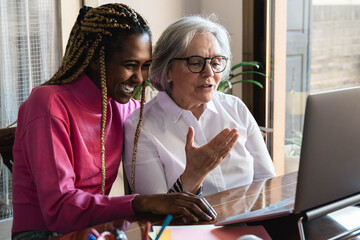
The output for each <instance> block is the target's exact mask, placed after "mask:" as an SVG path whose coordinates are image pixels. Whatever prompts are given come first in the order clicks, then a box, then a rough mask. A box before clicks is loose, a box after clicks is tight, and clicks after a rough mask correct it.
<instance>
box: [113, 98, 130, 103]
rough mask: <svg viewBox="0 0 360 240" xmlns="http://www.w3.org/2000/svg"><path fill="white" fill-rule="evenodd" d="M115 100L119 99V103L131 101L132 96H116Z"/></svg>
mask: <svg viewBox="0 0 360 240" xmlns="http://www.w3.org/2000/svg"><path fill="white" fill-rule="evenodd" d="M114 100H115V101H117V102H118V103H121V104H125V103H128V102H129V101H130V98H129V97H119V98H114Z"/></svg>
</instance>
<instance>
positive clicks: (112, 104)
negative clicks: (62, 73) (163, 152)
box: [12, 75, 139, 233]
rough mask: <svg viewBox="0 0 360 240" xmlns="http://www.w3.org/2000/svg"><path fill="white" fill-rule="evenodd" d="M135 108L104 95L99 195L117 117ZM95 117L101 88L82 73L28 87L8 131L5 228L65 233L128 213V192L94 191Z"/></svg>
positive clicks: (110, 175)
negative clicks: (9, 217)
mask: <svg viewBox="0 0 360 240" xmlns="http://www.w3.org/2000/svg"><path fill="white" fill-rule="evenodd" d="M137 107H139V102H137V101H135V100H133V99H131V100H130V101H129V103H127V104H120V103H117V102H116V101H115V100H113V99H111V98H108V109H107V122H106V129H105V151H106V152H105V154H106V158H105V159H106V189H105V191H106V194H109V192H110V189H111V186H112V184H113V182H114V181H115V178H116V175H117V171H118V167H119V164H120V161H121V153H122V147H123V124H124V121H125V119H126V118H127V116H128V115H129V114H130V113H132V112H133V111H134V110H135V109H136V108H137ZM100 122H101V91H100V90H99V89H98V88H97V87H96V86H95V84H94V83H93V82H92V81H91V80H90V79H89V78H88V77H87V76H86V75H83V76H81V77H80V78H79V79H78V80H76V81H74V82H72V83H69V84H63V85H50V86H40V87H36V88H34V89H33V91H32V92H31V94H30V96H29V98H28V99H27V100H26V101H25V102H24V103H23V104H22V105H21V107H20V110H19V116H18V125H17V129H16V134H15V144H14V148H13V154H14V165H13V175H12V176H13V207H14V218H13V227H12V232H20V231H27V230H44V231H55V232H59V233H68V232H71V231H75V230H79V229H82V228H85V227H88V226H92V225H96V224H100V223H104V222H107V221H112V220H115V219H119V218H122V217H127V216H131V215H133V214H134V212H133V210H132V205H131V202H132V200H133V199H134V197H135V196H136V195H128V196H122V197H108V196H103V195H101V178H102V175H101V157H100Z"/></svg>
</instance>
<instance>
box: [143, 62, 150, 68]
mask: <svg viewBox="0 0 360 240" xmlns="http://www.w3.org/2000/svg"><path fill="white" fill-rule="evenodd" d="M150 65H151V62H148V63H144V64H143V65H142V66H141V69H142V70H149V68H150Z"/></svg>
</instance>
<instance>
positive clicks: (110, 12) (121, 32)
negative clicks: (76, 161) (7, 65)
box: [43, 3, 151, 194]
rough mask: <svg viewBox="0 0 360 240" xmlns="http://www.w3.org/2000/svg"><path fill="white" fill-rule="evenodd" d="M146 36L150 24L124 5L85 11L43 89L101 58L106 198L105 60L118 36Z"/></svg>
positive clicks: (67, 79)
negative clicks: (54, 71)
mask: <svg viewBox="0 0 360 240" xmlns="http://www.w3.org/2000/svg"><path fill="white" fill-rule="evenodd" d="M143 33H147V34H149V36H151V33H150V30H149V27H148V25H147V22H146V21H145V20H144V19H143V18H142V17H141V15H139V14H138V13H136V12H135V11H134V10H133V9H131V8H130V7H129V6H127V5H125V4H117V3H115V4H106V5H102V6H100V7H97V8H90V7H83V8H82V9H81V10H80V12H79V15H78V18H77V20H76V22H75V24H74V26H73V28H72V30H71V32H70V37H69V40H68V43H67V45H66V49H65V54H64V57H63V61H62V64H61V66H60V68H59V70H58V71H57V72H56V73H55V75H54V76H53V77H52V78H51V79H50V80H49V81H47V82H45V83H44V84H43V85H57V84H66V83H70V82H72V81H74V80H76V79H77V78H78V77H79V76H80V75H81V74H83V73H84V72H86V70H87V69H88V68H89V65H90V63H91V62H92V61H93V60H94V59H95V58H96V57H99V60H100V86H101V104H102V108H101V130H100V131H101V132H100V150H101V174H102V182H101V192H102V194H105V185H106V184H105V180H106V171H105V169H106V168H105V126H106V113H107V87H106V59H109V54H111V50H112V48H113V45H114V42H115V40H116V39H117V38H118V37H119V36H124V38H125V37H126V36H128V35H131V34H143Z"/></svg>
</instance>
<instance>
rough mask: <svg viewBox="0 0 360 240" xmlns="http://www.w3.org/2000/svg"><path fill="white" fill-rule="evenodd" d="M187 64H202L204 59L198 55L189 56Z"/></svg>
mask: <svg viewBox="0 0 360 240" xmlns="http://www.w3.org/2000/svg"><path fill="white" fill-rule="evenodd" d="M188 64H189V65H191V66H202V65H203V64H204V60H203V59H202V58H199V57H191V58H189V62H188Z"/></svg>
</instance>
